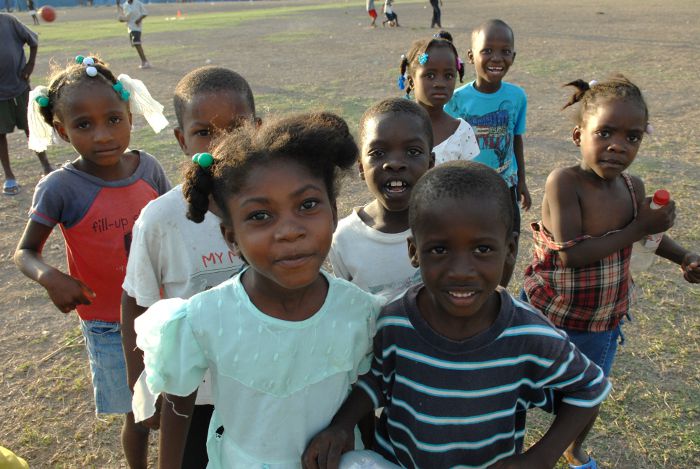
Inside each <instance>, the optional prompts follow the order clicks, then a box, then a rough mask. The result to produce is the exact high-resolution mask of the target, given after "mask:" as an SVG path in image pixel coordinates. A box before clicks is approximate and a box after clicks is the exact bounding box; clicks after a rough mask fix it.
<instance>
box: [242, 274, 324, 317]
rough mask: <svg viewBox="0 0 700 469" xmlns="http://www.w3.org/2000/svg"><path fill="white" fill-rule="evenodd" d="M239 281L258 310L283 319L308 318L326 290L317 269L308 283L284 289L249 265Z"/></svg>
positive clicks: (318, 308)
mask: <svg viewBox="0 0 700 469" xmlns="http://www.w3.org/2000/svg"><path fill="white" fill-rule="evenodd" d="M241 283H242V284H243V288H244V289H245V291H246V293H247V294H248V298H249V299H250V301H251V303H253V304H254V305H255V307H256V308H258V310H260V311H261V312H263V313H264V314H267V315H268V316H271V317H273V318H277V319H282V320H284V321H304V320H306V319H309V318H310V317H311V316H313V315H314V314H316V313H317V312H318V311H319V310H320V309H321V307H322V306H323V304H324V302H325V301H326V296H327V294H328V281H327V280H326V278H325V277H324V276H323V274H321V273H319V274H318V277H317V278H316V280H314V281H313V282H312V283H311V284H310V285H307V286H305V287H302V288H294V289H288V288H284V287H283V286H282V285H279V284H278V283H276V282H274V281H273V280H271V279H269V278H267V277H266V276H265V275H262V274H261V273H259V272H257V271H256V270H255V269H254V268H252V267H251V268H249V269H248V270H246V271H245V273H244V274H243V275H242V277H241Z"/></svg>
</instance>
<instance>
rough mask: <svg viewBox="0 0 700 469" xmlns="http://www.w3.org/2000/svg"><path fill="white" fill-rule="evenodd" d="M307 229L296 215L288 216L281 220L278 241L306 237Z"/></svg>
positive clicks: (277, 233)
mask: <svg viewBox="0 0 700 469" xmlns="http://www.w3.org/2000/svg"><path fill="white" fill-rule="evenodd" d="M305 234H306V229H305V228H304V225H302V224H301V223H300V222H299V221H298V220H296V218H295V217H286V218H284V219H282V220H280V222H279V224H278V226H277V231H276V232H275V239H276V240H277V241H295V240H297V239H299V238H302V237H304V235H305Z"/></svg>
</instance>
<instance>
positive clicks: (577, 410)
mask: <svg viewBox="0 0 700 469" xmlns="http://www.w3.org/2000/svg"><path fill="white" fill-rule="evenodd" d="M598 407H599V406H595V407H590V408H589V407H576V406H572V405H569V404H562V405H561V406H560V407H559V410H558V412H557V416H556V418H555V419H554V421H553V422H552V426H550V427H549V430H547V433H545V434H544V436H543V437H542V438H541V439H540V441H538V442H537V443H535V444H534V445H533V446H531V447H530V449H528V450H527V451H525V452H524V453H522V454H518V455H515V456H511V457H509V458H506V459H502V460H500V461H499V462H497V463H496V464H494V465H493V466H490V469H506V468H509V469H510V468H532V469H536V468H543V469H544V468H551V467H554V465H555V464H556V463H557V460H558V459H559V458H560V457H561V455H562V453H563V452H564V450H565V449H566V448H567V446H569V444H571V442H572V441H574V439H575V438H576V437H577V436H579V434H580V433H581V432H582V431H583V429H584V428H586V427H587V426H588V425H589V424H590V423H591V422H593V421H594V420H595V419H596V417H597V416H598Z"/></svg>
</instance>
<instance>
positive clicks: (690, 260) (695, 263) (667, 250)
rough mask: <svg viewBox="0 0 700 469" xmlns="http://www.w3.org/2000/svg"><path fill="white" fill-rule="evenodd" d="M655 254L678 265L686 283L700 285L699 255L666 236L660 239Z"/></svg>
mask: <svg viewBox="0 0 700 469" xmlns="http://www.w3.org/2000/svg"><path fill="white" fill-rule="evenodd" d="M656 254H657V255H658V256H661V257H663V258H665V259H668V260H669V261H671V262H674V263H676V264H678V265H680V266H681V270H682V271H683V278H685V279H686V280H687V281H688V282H690V283H700V255H698V254H696V253H694V252H691V251H688V250H687V249H685V248H684V247H683V246H681V245H680V244H678V243H677V242H675V241H674V240H673V239H672V238H671V237H670V236H668V235H664V237H663V238H662V239H661V244H659V248H658V249H657V250H656Z"/></svg>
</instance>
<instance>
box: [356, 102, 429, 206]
mask: <svg viewBox="0 0 700 469" xmlns="http://www.w3.org/2000/svg"><path fill="white" fill-rule="evenodd" d="M363 142H364V143H363V146H362V157H361V160H360V175H361V176H362V178H363V179H364V180H365V181H366V182H367V187H368V188H369V190H370V192H372V195H374V197H375V198H376V199H377V201H378V202H379V204H380V205H381V206H382V207H383V208H384V209H386V210H387V211H396V212H398V211H404V210H408V200H409V198H410V196H411V189H412V187H413V185H415V183H416V181H418V178H420V176H422V175H423V173H425V172H426V171H427V170H428V168H429V167H430V164H431V153H430V146H429V144H428V136H427V133H426V130H425V128H424V126H423V124H422V122H421V121H420V120H419V119H418V118H417V117H415V116H413V115H410V114H396V113H387V114H381V115H378V116H376V117H375V118H372V119H370V120H369V121H367V122H366V123H365V129H364V139H363Z"/></svg>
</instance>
